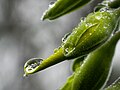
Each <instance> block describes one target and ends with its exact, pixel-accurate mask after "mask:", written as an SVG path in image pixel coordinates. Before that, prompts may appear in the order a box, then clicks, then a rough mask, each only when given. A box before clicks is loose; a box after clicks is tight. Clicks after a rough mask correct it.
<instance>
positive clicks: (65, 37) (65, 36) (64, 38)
mask: <svg viewBox="0 0 120 90" xmlns="http://www.w3.org/2000/svg"><path fill="white" fill-rule="evenodd" d="M70 34H71V33H67V34H65V35H64V37H63V38H62V42H64V41H65V40H66V39H67V37H68V36H69V35H70Z"/></svg>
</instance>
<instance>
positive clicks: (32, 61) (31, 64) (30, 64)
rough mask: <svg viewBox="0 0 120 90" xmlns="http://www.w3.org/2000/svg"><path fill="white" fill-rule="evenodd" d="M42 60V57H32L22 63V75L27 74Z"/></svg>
mask: <svg viewBox="0 0 120 90" xmlns="http://www.w3.org/2000/svg"><path fill="white" fill-rule="evenodd" d="M42 61H43V59H39V58H32V59H30V60H28V61H27V62H26V63H25V65H24V71H25V74H24V77H26V76H28V74H29V73H32V72H33V71H34V70H35V69H36V68H37V67H38V66H39V65H40V64H41V62H42Z"/></svg>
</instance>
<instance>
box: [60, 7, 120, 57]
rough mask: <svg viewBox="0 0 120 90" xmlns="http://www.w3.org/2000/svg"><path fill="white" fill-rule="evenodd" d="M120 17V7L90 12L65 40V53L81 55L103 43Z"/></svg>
mask: <svg viewBox="0 0 120 90" xmlns="http://www.w3.org/2000/svg"><path fill="white" fill-rule="evenodd" d="M119 17H120V8H118V9H115V10H106V9H101V11H98V12H94V13H91V14H89V15H88V16H87V17H86V18H85V19H84V20H82V21H81V23H80V24H79V25H78V26H77V27H76V28H75V29H74V30H73V32H72V33H71V34H70V35H69V36H68V37H67V39H66V40H65V41H64V42H63V45H62V47H63V48H64V55H65V56H66V57H68V58H75V57H79V56H82V55H86V54H88V53H90V52H91V51H93V50H94V49H96V48H97V47H99V46H100V45H102V44H103V43H104V42H105V41H106V40H107V39H108V38H109V37H110V35H111V34H112V32H113V31H114V29H115V27H116V24H117V23H118V18H119Z"/></svg>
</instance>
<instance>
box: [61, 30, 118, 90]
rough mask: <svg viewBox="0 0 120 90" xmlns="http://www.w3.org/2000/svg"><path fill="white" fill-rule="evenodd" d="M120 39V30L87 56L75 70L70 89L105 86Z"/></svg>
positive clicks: (83, 89) (88, 89) (89, 88)
mask: <svg viewBox="0 0 120 90" xmlns="http://www.w3.org/2000/svg"><path fill="white" fill-rule="evenodd" d="M119 39H120V31H119V32H118V33H116V34H115V35H114V36H112V37H111V39H110V40H108V41H107V42H106V43H105V44H104V45H102V46H101V47H99V48H98V49H96V50H95V51H93V52H91V53H90V54H89V55H88V56H87V57H86V59H85V60H84V62H83V64H82V66H81V67H80V68H79V69H77V70H76V71H75V74H74V79H73V82H72V88H71V89H70V90H100V89H101V88H102V87H103V86H104V84H105V83H106V81H107V78H108V77H109V74H110V71H111V63H112V58H113V56H114V51H115V46H116V43H117V41H118V40H119ZM63 90H64V89H63Z"/></svg>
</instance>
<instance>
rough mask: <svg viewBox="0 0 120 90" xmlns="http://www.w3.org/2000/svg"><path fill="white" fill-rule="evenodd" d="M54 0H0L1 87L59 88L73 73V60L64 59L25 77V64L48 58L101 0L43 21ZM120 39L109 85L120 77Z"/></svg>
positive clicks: (13, 89) (27, 89)
mask: <svg viewBox="0 0 120 90" xmlns="http://www.w3.org/2000/svg"><path fill="white" fill-rule="evenodd" d="M50 2H51V1H50V0H0V90H57V89H58V88H59V87H60V86H61V85H63V83H64V82H65V81H66V78H67V77H68V76H69V75H71V74H72V71H71V65H72V61H64V62H62V63H59V64H57V65H55V66H52V67H50V68H48V69H46V70H43V71H41V72H38V73H36V74H34V75H31V76H29V77H26V78H24V77H23V74H24V72H23V66H24V63H25V62H26V61H27V60H28V59H30V58H34V57H38V58H47V57H48V56H49V55H51V54H52V53H53V50H54V48H57V47H58V46H59V45H60V44H61V39H62V37H63V36H64V35H65V34H66V33H68V32H71V31H72V29H73V28H74V27H75V26H77V24H78V23H79V22H80V18H81V17H84V16H86V15H87V14H88V13H90V12H92V11H93V8H94V6H96V5H97V3H98V2H101V0H98V1H97V0H94V1H93V2H92V3H89V4H87V5H86V6H85V7H83V8H81V9H79V10H77V11H75V12H73V13H70V14H68V15H65V16H62V17H61V18H59V19H56V20H53V21H47V20H46V21H41V20H40V18H41V16H42V14H43V12H44V11H45V10H46V9H47V8H48V5H49V3H50ZM119 68H120V42H119V43H118V45H117V48H116V52H115V56H114V62H113V69H112V75H111V77H110V80H109V82H108V85H109V84H110V83H111V82H113V81H114V80H115V79H116V78H117V77H118V76H120V69H119Z"/></svg>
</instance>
